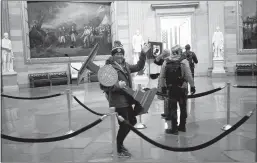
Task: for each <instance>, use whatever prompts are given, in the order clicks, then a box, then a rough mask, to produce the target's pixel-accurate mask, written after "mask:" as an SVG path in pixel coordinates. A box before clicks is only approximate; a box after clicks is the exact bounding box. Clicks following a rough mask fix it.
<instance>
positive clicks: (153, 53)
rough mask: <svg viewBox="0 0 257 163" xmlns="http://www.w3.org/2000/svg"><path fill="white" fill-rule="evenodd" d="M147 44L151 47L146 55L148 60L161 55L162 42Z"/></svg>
mask: <svg viewBox="0 0 257 163" xmlns="http://www.w3.org/2000/svg"><path fill="white" fill-rule="evenodd" d="M149 43H150V45H151V50H150V52H149V53H148V55H149V56H148V58H149V59H154V58H156V57H157V56H158V55H160V54H161V53H162V49H163V45H162V42H152V41H149Z"/></svg>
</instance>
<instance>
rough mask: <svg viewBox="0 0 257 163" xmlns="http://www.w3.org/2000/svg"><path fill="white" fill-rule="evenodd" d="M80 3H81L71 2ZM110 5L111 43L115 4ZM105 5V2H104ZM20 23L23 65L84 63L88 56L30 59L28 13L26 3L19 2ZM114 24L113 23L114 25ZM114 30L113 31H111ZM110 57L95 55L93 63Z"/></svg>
mask: <svg viewBox="0 0 257 163" xmlns="http://www.w3.org/2000/svg"><path fill="white" fill-rule="evenodd" d="M72 2H81V1H72ZM108 2H109V3H110V4H111V8H110V12H111V13H110V19H111V29H112V30H111V39H112V43H113V41H114V39H116V37H117V36H116V31H117V29H116V28H117V26H116V21H115V20H114V19H116V16H114V15H115V14H116V4H115V3H116V2H114V1H108ZM105 3H106V1H105ZM21 5H22V8H21V22H22V35H23V37H22V38H23V42H24V44H23V52H24V61H25V64H42V63H67V62H81V61H85V60H86V59H87V57H88V56H75V57H50V58H31V52H30V42H29V24H28V11H27V1H21ZM114 22H115V23H114ZM113 29H114V30H113ZM109 56H110V55H97V56H96V57H95V61H101V60H106V59H107V58H108V57H109Z"/></svg>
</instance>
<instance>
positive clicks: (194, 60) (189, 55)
mask: <svg viewBox="0 0 257 163" xmlns="http://www.w3.org/2000/svg"><path fill="white" fill-rule="evenodd" d="M185 49H186V51H185V52H184V53H183V54H184V55H185V56H186V58H187V60H188V62H189V66H190V70H191V72H192V77H193V78H194V77H195V64H197V63H198V59H197V57H196V55H195V53H194V52H192V51H190V49H191V47H190V45H189V44H187V45H186V46H185Z"/></svg>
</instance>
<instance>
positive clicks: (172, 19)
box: [160, 16, 192, 51]
mask: <svg viewBox="0 0 257 163" xmlns="http://www.w3.org/2000/svg"><path fill="white" fill-rule="evenodd" d="M160 22H161V40H162V42H163V48H164V49H166V48H167V49H171V47H173V46H175V45H180V46H181V47H182V48H183V51H184V50H185V49H184V47H185V45H186V44H189V45H190V46H191V47H192V44H191V16H165V17H161V21H160Z"/></svg>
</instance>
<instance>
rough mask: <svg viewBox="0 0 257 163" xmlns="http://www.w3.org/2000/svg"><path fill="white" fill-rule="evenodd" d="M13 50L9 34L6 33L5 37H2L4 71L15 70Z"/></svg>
mask: <svg viewBox="0 0 257 163" xmlns="http://www.w3.org/2000/svg"><path fill="white" fill-rule="evenodd" d="M13 59H14V56H13V52H12V42H11V40H10V39H9V34H8V33H4V38H3V39H2V72H3V73H5V72H13V71H14V70H13Z"/></svg>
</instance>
